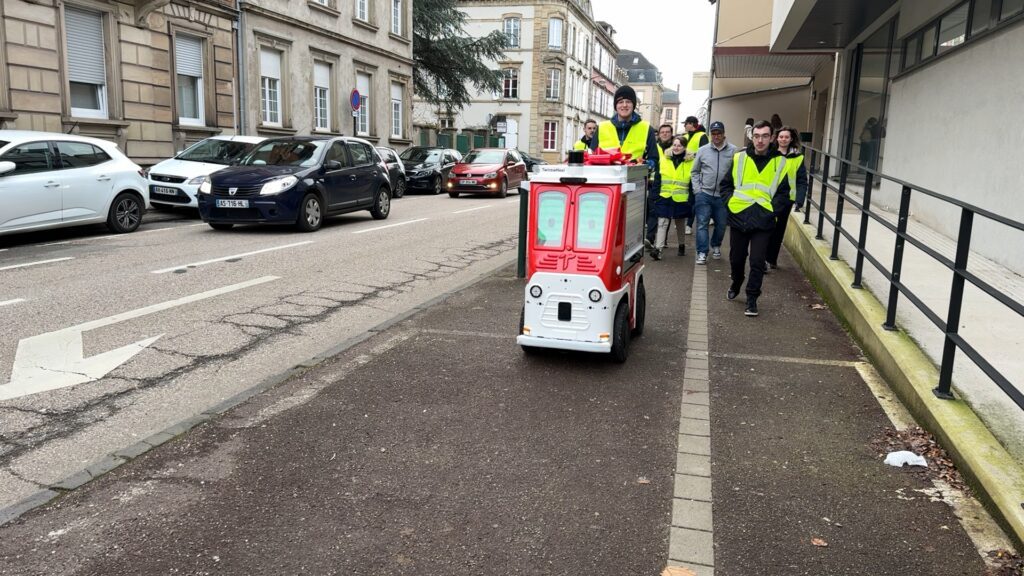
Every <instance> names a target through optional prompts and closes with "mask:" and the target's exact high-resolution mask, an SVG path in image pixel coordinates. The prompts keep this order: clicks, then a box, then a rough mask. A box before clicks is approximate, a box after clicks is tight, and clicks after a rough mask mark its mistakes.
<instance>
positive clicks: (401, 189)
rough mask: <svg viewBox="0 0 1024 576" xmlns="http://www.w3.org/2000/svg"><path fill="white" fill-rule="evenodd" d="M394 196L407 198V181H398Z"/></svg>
mask: <svg viewBox="0 0 1024 576" xmlns="http://www.w3.org/2000/svg"><path fill="white" fill-rule="evenodd" d="M393 196H394V197H395V198H401V197H402V196H405V180H404V179H401V178H400V179H399V180H398V182H397V183H396V184H395V193H394V195H393Z"/></svg>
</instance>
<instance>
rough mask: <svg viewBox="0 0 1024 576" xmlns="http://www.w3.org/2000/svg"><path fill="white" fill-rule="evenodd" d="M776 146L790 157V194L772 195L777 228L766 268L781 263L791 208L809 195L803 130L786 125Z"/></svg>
mask: <svg viewBox="0 0 1024 576" xmlns="http://www.w3.org/2000/svg"><path fill="white" fill-rule="evenodd" d="M775 148H776V149H777V150H778V151H779V154H781V155H783V156H785V157H786V178H787V179H788V180H789V196H785V197H783V196H778V195H776V196H775V197H774V198H772V205H773V206H774V208H775V229H774V230H772V238H771V240H770V241H769V242H768V252H767V253H766V254H765V261H766V262H767V264H768V268H767V269H766V270H765V271H766V272H767V271H768V270H775V269H776V268H778V267H779V252H780V251H781V250H782V239H783V238H784V237H785V236H786V225H787V224H788V223H789V212H790V211H791V210H792V209H793V205H794V202H795V203H796V207H797V210H799V209H800V205H802V204H803V203H804V200H805V198H806V196H807V169H806V168H805V167H804V149H803V147H802V146H801V145H800V133H799V132H797V131H796V129H795V128H793V127H791V126H783V127H782V128H780V129H779V130H778V131H777V132H776V133H775Z"/></svg>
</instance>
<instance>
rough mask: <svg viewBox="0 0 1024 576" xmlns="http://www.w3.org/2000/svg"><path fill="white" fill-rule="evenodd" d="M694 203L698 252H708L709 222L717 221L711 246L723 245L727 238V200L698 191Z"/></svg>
mask: <svg viewBox="0 0 1024 576" xmlns="http://www.w3.org/2000/svg"><path fill="white" fill-rule="evenodd" d="M694 205H695V207H696V212H697V253H698V254H700V253H704V254H707V253H708V222H710V221H711V220H712V219H714V221H715V233H714V234H713V235H712V236H711V246H713V247H715V248H718V247H721V246H722V240H723V239H725V224H726V221H727V219H728V218H729V214H728V212H727V210H726V208H725V201H724V200H723V199H722V198H721V197H720V196H712V195H710V194H704V193H703V192H698V193H697V196H696V197H695V202H694Z"/></svg>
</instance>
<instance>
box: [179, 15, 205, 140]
mask: <svg viewBox="0 0 1024 576" xmlns="http://www.w3.org/2000/svg"><path fill="white" fill-rule="evenodd" d="M174 71H175V74H176V75H177V82H178V123H179V124H192V125H197V126H203V125H205V124H206V117H205V116H206V115H205V113H204V112H205V105H204V102H203V40H202V39H201V38H196V37H194V36H185V35H183V34H177V35H175V36H174Z"/></svg>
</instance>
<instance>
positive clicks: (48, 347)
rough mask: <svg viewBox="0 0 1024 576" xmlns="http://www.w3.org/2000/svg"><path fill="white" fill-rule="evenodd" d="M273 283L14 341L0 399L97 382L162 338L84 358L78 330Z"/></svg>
mask: <svg viewBox="0 0 1024 576" xmlns="http://www.w3.org/2000/svg"><path fill="white" fill-rule="evenodd" d="M277 279H278V277H277V276H263V277H261V278H256V279H254V280H249V281H248V282H241V283H239V284H232V285H230V286H224V287H223V288H217V289H215V290H209V291H206V292H200V293H199V294H193V295H191V296H185V297H183V298H178V299H176V300H168V301H167V302H161V303H160V304H154V305H152V306H146V307H145V308H139V309H138V310H131V311H128V312H122V313H121V314H115V315H114V316H108V317H106V318H100V319H99V320H93V321H91V322H86V323H84V324H79V325H77V326H72V327H70V328H64V329H62V330H57V331H55V332H47V333H46V334H40V335H38V336H32V337H31V338H25V339H23V340H21V341H20V342H18V351H17V352H16V353H15V355H14V369H13V370H11V381H10V382H8V383H7V384H4V385H0V400H11V399H13V398H20V397H22V396H28V395H30V394H38V393H39V392H45V391H47V390H57V389H59V388H66V387H68V386H74V385H75V384H84V383H86V382H92V381H93V380H98V379H100V378H102V377H104V376H106V375H107V373H108V372H110V371H111V370H113V369H114V368H117V367H118V366H120V365H121V364H124V363H125V362H127V361H128V360H130V359H131V358H132V356H135V355H136V354H138V353H139V352H142V351H143V350H144V349H145V348H146V346H149V345H150V344H152V343H153V342H156V341H157V340H158V339H159V338H160V337H161V336H163V334H160V335H157V336H153V337H152V338H146V339H145V340H139V341H138V342H135V343H134V344H129V345H127V346H124V347H121V348H118V349H117V350H111V351H109V352H104V353H102V354H97V355H95V356H90V357H89V358H84V357H83V353H82V333H83V332H86V331H89V330H95V329H96V328H101V327H103V326H109V325H111V324H116V323H118V322H124V321H125V320H131V319H133V318H138V317H140V316H145V315H147V314H153V313H154V312H160V311H163V310H167V309H169V308H174V307H176V306H181V305H183V304H188V303H190V302H196V301H198V300H204V299H206V298H213V297H214V296H220V295H221V294H227V293H229V292H234V291H236V290H241V289H243V288H248V287H250V286H256V285H258V284H263V283H265V282H271V281H273V280H277Z"/></svg>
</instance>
